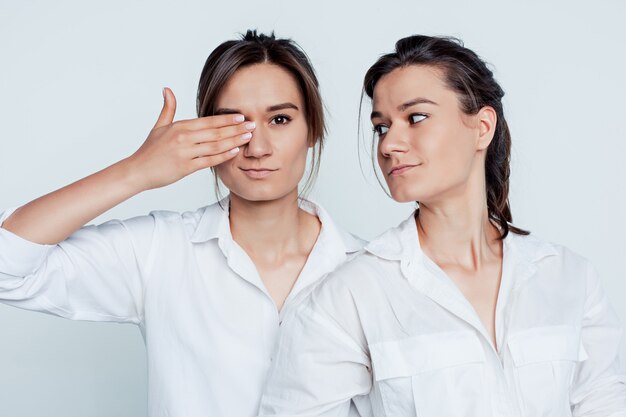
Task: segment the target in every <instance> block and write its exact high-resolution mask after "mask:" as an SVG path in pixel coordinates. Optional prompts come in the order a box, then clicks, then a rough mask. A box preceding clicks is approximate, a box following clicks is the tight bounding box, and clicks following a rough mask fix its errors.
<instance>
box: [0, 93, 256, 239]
mask: <svg viewBox="0 0 626 417" xmlns="http://www.w3.org/2000/svg"><path fill="white" fill-rule="evenodd" d="M163 94H164V100H165V101H164V104H163V109H162V111H161V114H160V115H159V118H158V120H157V122H156V124H155V126H154V128H153V129H152V131H151V132H150V134H149V136H148V138H147V139H146V141H145V142H144V144H143V145H142V146H141V147H140V148H139V150H137V152H135V153H134V154H133V155H132V156H130V157H128V158H126V159H123V160H121V161H119V162H117V163H115V164H113V165H111V166H110V167H108V168H105V169H103V170H102V171H99V172H97V173H95V174H93V175H90V176H88V177H86V178H83V179H81V180H79V181H77V182H75V183H73V184H70V185H68V186H66V187H63V188H61V189H59V190H57V191H54V192H52V193H50V194H47V195H45V196H43V197H40V198H38V199H36V200H33V201H31V202H30V203H28V204H26V205H25V206H23V207H20V208H19V209H17V210H16V211H15V212H14V213H13V214H11V216H9V217H8V218H7V219H6V220H5V221H4V223H2V225H1V227H2V228H4V229H6V230H8V231H10V232H12V233H14V234H16V235H18V236H20V237H22V238H24V239H27V240H29V241H31V242H36V243H41V244H56V243H59V242H61V241H62V240H64V239H66V238H67V237H68V236H69V235H71V234H72V233H73V232H75V231H76V230H78V229H79V228H80V227H81V226H83V225H84V224H86V223H87V222H89V221H91V220H93V219H94V218H96V217H97V216H99V215H100V214H102V213H104V212H105V211H107V210H109V209H111V208H113V207H115V206H116V205H118V204H120V203H121V202H123V201H125V200H127V199H129V198H130V197H132V196H134V195H135V194H138V193H140V192H142V191H145V190H149V189H152V188H158V187H163V186H165V185H168V184H171V183H173V182H176V181H178V180H180V179H181V178H183V177H185V176H187V175H189V174H191V173H193V172H195V171H197V170H200V169H204V168H208V167H211V166H215V165H218V164H220V163H222V162H224V161H226V160H228V159H231V158H233V157H234V156H235V155H236V154H237V151H238V149H239V148H238V147H239V146H242V145H244V144H245V143H247V142H248V141H249V139H248V138H244V137H243V136H242V135H243V134H245V133H247V132H249V130H248V129H246V126H245V124H244V123H241V121H243V118H242V116H240V115H222V116H211V117H203V118H199V119H193V120H183V121H179V122H175V123H174V122H173V119H174V114H175V112H176V98H175V97H174V93H172V92H171V90H169V89H164V90H163ZM237 116H239V118H237Z"/></svg>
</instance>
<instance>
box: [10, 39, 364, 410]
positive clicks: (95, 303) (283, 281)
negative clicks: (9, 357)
mask: <svg viewBox="0 0 626 417" xmlns="http://www.w3.org/2000/svg"><path fill="white" fill-rule="evenodd" d="M164 99H165V103H164V105H163V110H162V111H161V114H160V116H159V118H158V120H157V122H156V125H155V126H154V128H153V129H152V131H151V132H150V134H149V135H148V138H147V139H146V141H145V143H144V144H143V145H142V146H141V147H140V148H139V150H137V151H136V152H135V153H134V154H133V155H131V156H130V157H128V158H125V159H123V160H121V161H120V162H118V163H116V164H114V165H112V166H110V167H108V168H106V169H104V170H102V171H100V172H97V173H95V174H93V175H91V176H89V177H86V178H84V179H82V180H80V181H78V182H76V183H73V184H71V185H68V186H66V187H64V188H62V189H60V190H58V191H55V192H53V193H51V194H48V195H46V196H43V197H41V198H38V199H36V200H34V201H32V202H30V203H28V204H26V205H25V206H23V207H21V208H18V209H16V210H6V211H4V212H0V224H1V225H2V227H1V228H0V301H1V302H3V303H6V304H10V305H14V306H17V307H20V308H24V309H28V310H35V311H42V312H46V313H50V314H55V315H58V316H61V317H66V318H69V319H73V320H93V321H112V322H122V323H133V324H136V325H137V326H139V328H140V329H141V332H142V335H143V337H144V340H145V344H146V349H147V357H148V373H149V380H148V393H149V399H148V400H149V405H148V411H149V415H150V416H153V417H157V416H158V417H170V416H171V417H173V416H187V417H192V416H197V417H206V416H253V415H255V414H256V413H257V411H258V406H259V402H260V398H261V392H262V388H263V384H264V382H265V379H266V374H267V370H268V369H269V366H270V362H271V354H272V349H273V347H274V343H275V340H276V335H277V333H278V328H279V324H280V321H281V318H282V317H283V316H284V315H285V314H287V313H288V312H289V311H291V310H292V309H293V308H294V307H295V306H296V305H297V304H298V300H299V299H301V298H302V295H303V294H306V293H307V291H309V289H310V288H312V287H313V286H314V285H315V283H316V282H317V281H318V280H319V278H320V277H322V276H323V275H324V274H326V273H328V272H330V271H331V270H332V269H334V268H335V267H336V266H337V265H339V264H340V263H341V262H343V261H344V260H345V259H346V257H347V256H348V255H349V254H350V253H353V252H356V251H358V250H359V249H360V248H361V246H362V241H361V240H359V239H357V238H355V237H353V236H352V235H350V234H349V233H346V232H343V231H341V230H340V229H339V228H338V227H337V226H336V225H335V224H334V223H333V221H332V219H331V218H330V216H329V215H328V213H326V212H325V211H324V210H323V209H322V208H321V207H320V206H319V205H317V204H314V203H312V202H310V201H308V200H306V199H304V198H301V193H300V192H299V190H298V184H299V182H300V180H301V179H302V177H303V175H304V172H305V168H306V165H307V163H306V162H307V154H308V153H309V151H310V150H311V149H315V153H314V158H313V159H314V162H313V168H312V169H311V171H312V173H313V174H314V172H315V171H316V169H317V168H316V167H317V164H318V162H319V152H321V145H322V141H323V138H324V133H325V129H324V114H323V106H322V102H321V98H320V94H319V88H318V82H317V79H316V76H315V73H314V71H313V68H312V67H311V64H310V63H309V60H308V59H307V57H306V55H305V54H304V52H303V51H302V50H301V49H300V48H299V47H298V46H297V45H296V44H295V43H294V42H293V41H291V40H285V39H276V38H275V37H274V36H273V35H271V36H265V35H262V34H257V33H256V32H250V31H249V32H248V33H247V34H246V35H245V36H243V37H242V39H239V40H234V41H228V42H225V43H223V44H221V45H220V46H218V47H217V48H216V49H215V50H214V51H213V52H212V53H211V55H210V56H209V57H208V59H207V61H206V64H205V67H204V70H203V71H202V75H201V79H200V84H199V88H198V102H197V107H198V116H199V118H197V119H192V120H181V121H176V122H174V113H175V110H176V101H175V97H174V94H173V93H172V91H171V90H169V89H164ZM207 167H213V168H215V172H216V174H217V177H219V179H220V180H221V181H222V182H223V183H224V185H225V186H226V187H227V188H228V189H229V190H230V194H229V196H228V197H227V198H225V199H223V200H222V201H220V202H219V203H216V204H213V205H211V206H208V207H203V208H200V209H198V210H196V211H191V212H185V213H182V214H181V213H174V212H165V211H155V212H152V213H151V214H150V215H147V216H141V217H136V218H132V219H129V220H125V221H118V220H113V221H110V222H106V223H104V224H101V225H98V226H84V225H85V223H87V222H89V221H90V220H92V219H94V218H95V217H97V216H98V215H100V214H102V213H104V212H105V211H106V210H108V209H110V208H112V207H114V206H116V205H117V204H119V203H121V202H122V201H124V200H126V199H128V198H130V197H132V196H134V195H136V194H138V193H140V192H142V191H145V190H149V189H153V188H157V187H162V186H166V185H168V184H171V183H173V182H175V181H177V180H179V179H181V178H183V177H185V176H186V175H189V174H191V173H192V172H194V171H197V170H200V169H204V168H207Z"/></svg>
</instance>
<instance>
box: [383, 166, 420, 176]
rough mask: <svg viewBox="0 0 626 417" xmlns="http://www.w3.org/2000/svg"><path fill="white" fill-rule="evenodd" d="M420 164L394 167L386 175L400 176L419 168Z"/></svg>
mask: <svg viewBox="0 0 626 417" xmlns="http://www.w3.org/2000/svg"><path fill="white" fill-rule="evenodd" d="M420 165H421V164H415V165H408V164H402V165H396V166H395V167H393V168H391V170H390V171H389V172H388V174H387V175H389V176H392V177H396V176H398V175H402V174H404V173H405V172H407V171H410V170H411V169H413V168H415V167H418V166H420Z"/></svg>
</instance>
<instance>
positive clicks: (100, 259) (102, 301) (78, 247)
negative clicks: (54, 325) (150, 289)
mask: <svg viewBox="0 0 626 417" xmlns="http://www.w3.org/2000/svg"><path fill="white" fill-rule="evenodd" d="M13 211H14V209H11V210H7V211H5V212H2V213H0V225H1V224H2V223H3V222H4V220H5V219H7V218H8V217H9V216H10V215H11V214H12V213H13ZM154 231H155V219H154V217H153V216H141V217H135V218H132V219H129V220H125V221H120V220H112V221H109V222H106V223H103V224H101V225H97V226H92V225H90V226H85V227H82V228H81V229H79V230H78V231H76V232H75V233H73V234H72V235H71V236H69V237H68V238H67V239H66V240H64V241H63V242H60V243H59V244H57V245H41V244H37V243H33V242H30V241H28V240H26V239H23V238H21V237H20V236H17V235H15V234H14V233H12V232H10V231H8V230H6V229H4V228H2V227H0V302H2V303H4V304H8V305H12V306H15V307H18V308H22V309H26V310H32V311H40V312H44V313H49V314H53V315H57V316H61V317H65V318H68V319H72V320H90V321H114V322H130V323H135V324H138V323H140V322H141V321H142V319H143V293H144V287H145V281H146V278H147V276H148V275H149V263H150V256H151V248H152V246H153V239H154V235H155V233H154Z"/></svg>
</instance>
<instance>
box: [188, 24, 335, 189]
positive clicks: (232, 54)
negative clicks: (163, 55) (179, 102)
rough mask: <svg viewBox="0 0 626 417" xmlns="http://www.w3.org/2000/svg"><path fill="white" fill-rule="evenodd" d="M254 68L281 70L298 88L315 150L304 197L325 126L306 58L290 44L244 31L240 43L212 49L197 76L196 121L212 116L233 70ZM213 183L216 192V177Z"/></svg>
mask: <svg viewBox="0 0 626 417" xmlns="http://www.w3.org/2000/svg"><path fill="white" fill-rule="evenodd" d="M256 64H274V65H278V66H280V67H282V68H283V69H285V70H287V71H288V72H289V73H290V74H291V75H293V77H294V78H295V79H296V82H297V84H298V86H299V88H300V92H301V94H302V98H303V102H304V115H305V118H306V121H307V126H308V141H309V145H314V146H315V150H314V152H313V154H312V167H311V172H310V175H309V177H308V178H307V181H306V184H305V186H304V188H303V192H304V193H306V191H307V190H308V189H309V188H310V187H311V186H312V184H313V182H314V180H315V177H316V176H317V173H318V172H319V165H320V157H321V155H322V148H323V144H324V137H325V135H326V126H325V124H324V107H323V104H322V98H321V95H320V91H319V83H318V81H317V76H316V75H315V71H314V70H313V66H312V65H311V63H310V62H309V59H308V57H307V55H306V54H305V53H304V51H303V50H302V48H300V46H298V44H297V43H295V42H294V41H293V40H291V39H277V38H276V37H275V36H274V32H272V33H271V34H270V35H265V34H262V33H261V34H259V33H257V31H256V30H248V31H247V32H246V34H245V35H242V36H241V38H240V39H237V40H230V41H226V42H223V43H222V44H220V45H219V46H218V47H217V48H215V49H214V50H213V52H211V54H210V55H209V57H208V58H207V60H206V63H205V64H204V68H203V69H202V74H201V75H200V82H199V84H198V96H197V100H196V110H197V113H198V117H204V116H212V115H214V114H215V110H216V103H217V100H218V98H219V95H220V94H221V92H222V89H223V88H224V86H225V85H226V82H227V81H228V79H229V78H230V77H231V76H232V75H233V74H234V73H235V72H236V71H237V70H239V69H241V68H244V67H248V66H251V65H256ZM259 82H262V81H259ZM214 173H215V171H214ZM215 182H216V184H215V185H216V190H218V189H219V188H218V187H219V184H218V178H217V175H216V176H215Z"/></svg>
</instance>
